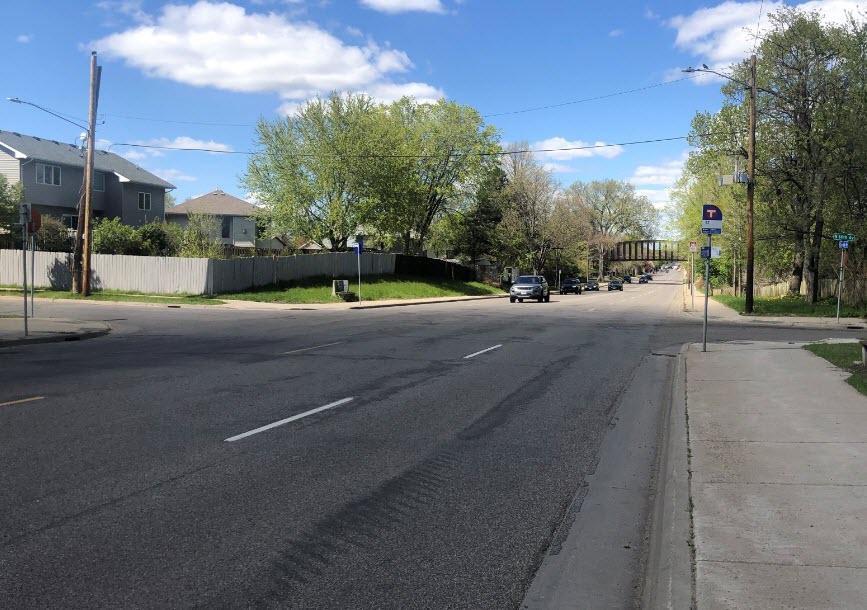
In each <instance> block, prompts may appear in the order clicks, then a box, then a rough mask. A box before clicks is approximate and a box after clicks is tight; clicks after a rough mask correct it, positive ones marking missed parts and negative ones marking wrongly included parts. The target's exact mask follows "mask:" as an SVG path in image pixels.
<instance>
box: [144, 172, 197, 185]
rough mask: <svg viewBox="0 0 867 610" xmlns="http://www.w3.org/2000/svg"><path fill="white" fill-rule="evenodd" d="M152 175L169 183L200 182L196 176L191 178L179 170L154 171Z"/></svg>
mask: <svg viewBox="0 0 867 610" xmlns="http://www.w3.org/2000/svg"><path fill="white" fill-rule="evenodd" d="M150 173H152V174H153V175H155V176H159V177H160V178H162V179H163V180H167V181H169V182H194V181H195V180H198V178H196V177H195V176H189V175H187V174H185V173H184V172H182V171H181V170H179V169H152V170H150Z"/></svg>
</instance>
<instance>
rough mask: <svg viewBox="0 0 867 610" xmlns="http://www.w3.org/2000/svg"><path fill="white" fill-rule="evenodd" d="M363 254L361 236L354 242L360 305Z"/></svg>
mask: <svg viewBox="0 0 867 610" xmlns="http://www.w3.org/2000/svg"><path fill="white" fill-rule="evenodd" d="M362 252H364V239H362V237H361V235H359V236H358V238H356V240H355V253H356V254H357V255H358V302H359V303H361V253H362Z"/></svg>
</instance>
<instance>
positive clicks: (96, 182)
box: [93, 172, 105, 192]
mask: <svg viewBox="0 0 867 610" xmlns="http://www.w3.org/2000/svg"><path fill="white" fill-rule="evenodd" d="M93 190H95V191H99V192H103V191H105V174H103V173H102V172H93Z"/></svg>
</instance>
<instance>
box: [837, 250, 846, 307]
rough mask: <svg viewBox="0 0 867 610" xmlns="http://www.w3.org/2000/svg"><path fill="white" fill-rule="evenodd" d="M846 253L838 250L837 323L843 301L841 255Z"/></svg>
mask: <svg viewBox="0 0 867 610" xmlns="http://www.w3.org/2000/svg"><path fill="white" fill-rule="evenodd" d="M844 252H846V250H844V249H843V248H840V273H838V274H837V280H838V282H837V322H839V321H840V301H841V300H842V299H843V253H844Z"/></svg>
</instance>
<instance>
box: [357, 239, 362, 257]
mask: <svg viewBox="0 0 867 610" xmlns="http://www.w3.org/2000/svg"><path fill="white" fill-rule="evenodd" d="M362 252H364V240H363V239H359V240H358V241H357V242H355V253H356V254H361V253H362Z"/></svg>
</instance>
